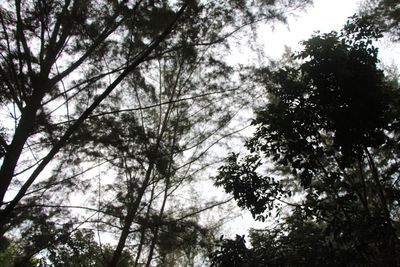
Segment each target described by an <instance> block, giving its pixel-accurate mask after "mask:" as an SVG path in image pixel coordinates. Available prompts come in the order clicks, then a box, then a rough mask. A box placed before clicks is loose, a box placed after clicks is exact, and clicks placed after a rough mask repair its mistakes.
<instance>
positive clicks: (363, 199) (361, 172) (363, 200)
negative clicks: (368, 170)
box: [358, 156, 370, 214]
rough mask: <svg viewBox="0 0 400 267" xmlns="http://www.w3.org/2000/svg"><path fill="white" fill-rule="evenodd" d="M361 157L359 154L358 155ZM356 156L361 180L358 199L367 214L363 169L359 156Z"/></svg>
mask: <svg viewBox="0 0 400 267" xmlns="http://www.w3.org/2000/svg"><path fill="white" fill-rule="evenodd" d="M360 157H361V156H360ZM360 157H359V158H358V169H359V171H360V180H361V186H362V191H363V193H362V195H361V194H360V196H359V197H360V200H361V202H362V204H363V206H364V209H365V211H366V212H367V214H369V213H370V212H369V207H368V197H367V187H366V185H365V177H364V171H363V169H362V164H361V158H360Z"/></svg>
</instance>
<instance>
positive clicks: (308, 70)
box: [216, 21, 399, 266]
mask: <svg viewBox="0 0 400 267" xmlns="http://www.w3.org/2000/svg"><path fill="white" fill-rule="evenodd" d="M352 23H355V24H353V26H352V25H351V24H350V23H349V24H348V25H347V27H346V28H345V29H346V31H344V32H343V33H342V35H338V34H337V33H335V32H331V33H328V34H322V35H316V36H313V37H312V38H311V39H309V40H307V41H305V42H303V45H304V50H303V51H302V52H300V53H298V54H297V55H296V59H298V60H299V61H300V63H301V64H300V65H299V67H292V66H286V67H285V68H282V69H279V70H277V71H270V70H268V69H261V70H259V72H258V73H257V75H258V79H259V81H260V83H261V84H262V85H264V86H265V88H266V91H267V94H268V95H267V97H268V100H267V101H268V102H267V104H266V106H265V108H264V109H262V110H260V111H258V113H257V118H256V119H255V120H254V124H255V125H257V130H256V132H255V134H254V136H253V138H251V139H250V140H249V141H248V143H247V147H248V149H249V152H250V153H251V156H247V157H244V158H243V160H241V161H236V160H234V161H232V160H231V158H229V159H228V164H227V165H225V166H223V167H221V168H220V173H219V175H218V176H217V181H216V184H217V185H220V186H223V187H224V188H225V190H226V191H227V192H233V195H234V197H235V199H237V200H238V204H239V205H240V206H242V207H244V208H249V207H252V206H257V205H259V206H260V207H261V208H260V209H258V213H261V214H262V213H264V212H265V210H269V209H270V207H271V206H272V205H275V204H274V203H276V202H280V203H288V202H290V201H291V200H290V199H285V198H283V197H284V196H285V195H284V194H282V195H277V197H276V198H275V199H274V198H272V199H271V198H270V196H269V195H268V194H254V195H253V194H246V192H247V191H246V190H250V191H252V192H254V189H253V190H251V188H254V186H253V185H254V183H257V184H259V185H261V186H262V187H261V188H257V191H261V192H263V191H266V190H270V188H275V187H277V186H276V185H275V184H274V183H271V181H272V180H271V179H265V180H263V182H262V183H261V182H259V180H260V179H261V178H260V177H262V176H260V175H259V174H258V173H262V172H263V170H260V168H258V169H257V167H259V166H263V164H262V163H261V162H262V161H264V162H265V161H267V160H268V161H269V162H272V163H273V167H272V168H269V169H270V171H275V173H276V175H277V177H276V178H275V179H274V180H273V181H274V182H276V181H277V182H278V183H279V186H280V187H281V188H282V189H283V190H286V191H287V190H292V193H293V194H294V193H297V194H296V198H294V199H298V200H299V201H297V202H295V203H288V204H290V205H289V206H290V207H295V210H294V211H292V212H291V214H290V213H289V215H288V216H286V220H285V224H284V225H283V226H282V227H280V228H278V232H277V233H278V234H274V233H272V234H269V233H267V234H266V235H265V236H257V235H255V236H253V238H254V240H255V242H256V244H258V245H260V246H261V247H257V246H255V247H254V250H261V251H264V252H265V253H267V255H269V254H268V250H271V249H272V251H273V249H274V248H275V249H277V255H279V254H280V253H282V252H280V251H285V255H288V257H287V258H284V257H279V264H277V263H270V262H268V264H271V266H275V265H283V266H292V265H296V266H297V265H301V266H320V264H322V262H325V261H326V262H327V263H329V264H328V265H331V266H341V265H342V264H343V262H342V263H340V262H336V260H337V259H338V258H337V257H332V259H333V261H327V260H326V256H327V255H332V253H333V255H338V257H339V258H341V259H346V264H349V265H350V266H356V265H357V266H360V265H365V264H371V265H375V266H379V265H381V266H383V265H384V266H395V265H396V264H397V263H398V262H399V259H398V257H397V256H396V255H398V246H399V238H398V216H397V215H396V214H397V213H398V212H399V207H398V195H399V187H398V180H397V179H398V175H399V173H398V170H399V168H398V167H399V165H398V158H399V150H398V145H397V144H398V141H399V140H398V137H399V135H398V134H399V133H398V128H397V127H396V126H395V125H398V121H399V113H398V108H397V107H396V105H397V104H398V101H399V92H398V88H396V87H393V85H394V84H395V83H393V82H390V81H388V80H387V78H386V77H385V76H384V73H383V71H382V70H380V69H379V68H378V49H377V48H376V47H375V46H374V45H373V39H374V38H376V37H379V36H380V34H379V32H376V31H374V30H373V27H365V25H364V24H359V23H358V22H357V21H355V22H354V21H353V22H352ZM354 25H356V26H354ZM367 26H370V25H367ZM389 151H390V152H389ZM254 162H257V165H256V166H254V168H248V166H252V165H251V164H254ZM264 164H266V163H264ZM237 170H244V171H241V172H239V173H240V175H237V173H238V171H237ZM264 171H265V170H264ZM232 177H235V178H236V179H237V180H238V181H240V182H241V183H243V184H240V186H232V179H231V178H232ZM243 177H246V178H248V179H244V178H243ZM267 177H269V176H267ZM237 180H236V183H238V181H237ZM299 188H300V189H299ZM243 198H244V200H243ZM292 201H293V200H292ZM248 203H250V204H251V205H249V204H248ZM252 211H253V212H254V209H253V210H252ZM314 238H315V239H314ZM301 239H305V241H301V242H300V240H301ZM286 241H287V242H286ZM263 242H267V243H266V244H264V243H263ZM264 245H265V247H264ZM275 245H277V247H278V248H276V247H275ZM287 251H289V252H287ZM290 253H294V254H293V255H291V254H290ZM259 254H260V253H258V254H257V255H259ZM267 258H268V257H267ZM291 258H292V259H291ZM262 260H264V259H262ZM286 260H287V261H286ZM291 260H292V261H291ZM308 261H309V262H308ZM317 263H319V264H317ZM268 264H266V265H268ZM313 264H316V265H313ZM323 265H325V263H324V264H323ZM221 266H223V265H221ZM258 266H265V265H264V263H259V265H258Z"/></svg>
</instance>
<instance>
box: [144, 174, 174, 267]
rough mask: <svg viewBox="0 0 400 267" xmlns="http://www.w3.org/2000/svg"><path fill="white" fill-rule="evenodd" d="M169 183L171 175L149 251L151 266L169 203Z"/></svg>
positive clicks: (148, 264)
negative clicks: (166, 205) (166, 206)
mask: <svg viewBox="0 0 400 267" xmlns="http://www.w3.org/2000/svg"><path fill="white" fill-rule="evenodd" d="M169 184H170V179H169V176H168V177H167V178H166V182H165V192H164V198H163V203H162V205H161V209H160V213H159V214H158V217H159V221H160V225H157V226H156V229H155V231H154V236H153V240H152V241H151V246H150V252H149V255H148V257H147V263H146V267H149V266H150V263H151V260H152V259H153V254H154V248H155V246H156V242H157V239H158V233H159V230H160V226H161V223H162V216H163V214H164V210H165V204H166V203H167V198H168V189H169Z"/></svg>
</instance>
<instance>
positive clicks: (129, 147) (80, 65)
mask: <svg viewBox="0 0 400 267" xmlns="http://www.w3.org/2000/svg"><path fill="white" fill-rule="evenodd" d="M307 3H308V1H254V2H251V3H250V2H246V1H228V2H226V3H216V2H215V1H202V2H200V1H142V0H138V1H114V0H96V1H89V0H88V1H77V0H76V1H73V0H71V1H69V0H65V1H61V0H60V1H45V0H38V1H15V2H11V1H7V2H5V3H4V4H3V3H2V4H1V12H0V15H1V17H0V22H1V37H2V39H1V41H0V52H1V55H2V57H1V61H0V66H1V69H0V81H1V83H2V87H3V88H5V90H3V91H2V92H1V93H0V94H1V95H0V99H1V101H2V110H3V111H5V112H4V114H10V116H5V118H4V122H5V123H4V125H2V127H1V129H0V136H1V137H2V138H1V140H0V141H1V145H0V155H1V156H2V158H3V161H2V166H1V169H0V177H1V178H0V179H1V182H0V203H1V211H0V212H1V216H0V225H1V233H2V234H4V233H6V232H8V233H9V232H11V231H12V230H15V229H16V231H20V230H21V229H23V230H24V231H25V230H26V233H29V231H31V230H32V229H30V228H29V225H31V223H32V224H39V223H40V225H36V226H37V229H39V230H37V231H36V232H32V231H31V232H30V233H29V236H33V237H34V238H33V239H32V240H35V241H40V242H41V243H40V245H38V246H36V247H35V246H34V245H32V246H31V244H29V248H30V249H29V251H27V253H26V256H25V257H28V258H29V257H30V256H32V255H34V254H35V253H38V252H40V251H42V250H45V249H48V247H49V246H52V245H54V244H55V243H57V242H61V241H62V240H63V239H65V238H68V236H69V235H70V234H71V232H73V231H76V229H78V228H79V226H81V225H82V224H84V223H92V222H93V223H94V224H95V225H96V227H97V226H98V227H97V228H98V229H96V230H101V229H100V228H101V227H105V225H107V224H108V225H109V226H110V228H112V229H113V231H114V233H115V234H116V235H118V238H119V244H118V245H117V247H116V249H115V251H114V252H113V256H112V258H111V259H110V262H109V263H108V264H109V266H115V265H116V264H117V262H118V261H119V260H120V259H121V255H122V254H123V249H124V247H125V246H126V243H127V240H128V241H129V237H132V236H133V233H137V232H139V233H140V234H141V236H146V234H148V233H147V231H148V229H146V228H143V227H142V228H141V226H143V225H146V223H148V219H149V217H148V216H154V215H155V214H156V215H158V218H159V219H160V221H162V218H163V215H164V212H165V210H166V205H167V204H166V203H167V199H168V198H169V197H170V196H171V195H172V193H173V192H174V191H175V190H176V187H177V186H178V185H179V184H180V183H182V182H184V181H189V180H190V178H191V175H189V174H193V173H195V171H193V173H185V172H184V170H185V168H187V169H188V170H189V169H190V168H189V167H190V166H192V165H193V162H194V161H195V160H197V159H199V158H201V157H203V156H204V155H205V154H206V152H207V150H208V148H207V146H208V145H209V144H210V143H208V140H209V139H208V138H209V136H216V135H214V134H210V133H211V132H212V130H215V131H218V130H219V129H220V128H221V127H223V126H226V124H227V123H228V122H229V120H230V118H231V117H229V116H230V115H231V114H230V113H231V112H232V110H228V109H227V111H229V112H223V113H217V112H214V111H215V110H217V111H221V110H222V109H224V108H225V107H226V106H227V105H228V104H230V103H227V102H223V103H219V105H215V106H213V109H215V110H214V111H213V110H212V109H210V108H209V107H210V106H211V104H213V103H212V101H213V100H212V99H211V96H212V95H217V94H218V95H222V96H224V95H229V92H233V91H234V88H228V89H227V88H222V86H223V85H224V84H223V82H224V81H227V80H229V79H230V80H235V79H234V78H232V77H234V74H236V72H234V73H232V75H231V76H230V75H227V74H230V73H229V72H230V71H232V72H233V71H234V69H232V68H228V67H227V66H226V64H225V62H222V61H221V60H219V59H218V56H217V55H218V53H219V52H221V51H220V50H218V49H216V48H215V46H214V45H217V44H221V45H228V44H227V42H226V40H227V38H228V37H229V36H231V35H232V34H234V33H235V32H237V31H239V30H240V29H242V28H243V27H245V26H246V25H251V24H252V23H255V22H257V21H260V20H268V21H269V20H273V19H284V17H285V16H284V15H285V13H284V12H285V10H287V8H289V7H295V8H297V7H301V6H303V5H305V4H307ZM166 22H167V23H166ZM36 25H39V27H35V26H36ZM200 67H203V68H209V69H208V70H209V71H207V70H205V71H204V70H203V72H201V71H200V69H199V68H200ZM158 73H161V74H160V75H158ZM193 73H195V74H196V76H193V75H192V74H193ZM200 74H202V75H203V76H201V75H200ZM154 77H157V78H159V79H160V80H159V82H158V81H154V80H152V78H154ZM231 78H232V79H231ZM209 81H212V82H209ZM208 82H209V83H208ZM227 84H228V83H226V84H225V85H227ZM229 84H231V85H232V84H233V83H229ZM183 85H185V86H186V87H185V86H183ZM221 89H224V90H221ZM231 89H232V90H231ZM194 92H196V93H197V94H194ZM206 96H210V97H206ZM199 98H201V99H202V101H197V104H193V103H192V104H191V105H192V107H195V108H197V109H198V110H197V111H196V110H195V109H193V111H194V113H193V114H189V113H187V112H188V110H189V111H190V109H188V106H189V104H188V103H185V101H191V100H192V99H199ZM227 99H228V98H226V100H227ZM221 100H224V98H221ZM132 107H133V108H132ZM231 107H232V106H231ZM95 110H97V113H96V114H93V113H94V111H95ZM207 112H209V114H208V116H209V118H208V121H206V119H205V117H204V116H197V117H196V114H197V113H203V114H206V113H207ZM221 114H224V115H226V116H225V117H223V116H221ZM191 115H194V116H192V117H191ZM218 115H220V116H221V118H218ZM228 115H229V116H228ZM194 118H195V120H194V121H192V122H190V120H193V119H194ZM9 122H10V123H12V124H13V125H14V127H13V126H11V124H10V123H9ZM208 122H212V123H213V125H214V126H218V127H215V128H211V129H204V128H202V127H204V126H205V125H206V124H207V123H208ZM218 123H219V124H218ZM188 129H195V131H194V130H193V131H191V132H190V131H189V130H188ZM203 130H208V132H207V131H203ZM188 132H189V133H188ZM225 133H226V132H225ZM222 137H223V135H222V136H221V135H220V136H219V137H218V138H216V140H213V141H212V142H217V141H218V139H219V138H222ZM212 142H211V143H212ZM201 146H204V147H203V148H202V149H198V148H200V147H201ZM187 151H194V152H193V154H192V155H193V156H192V157H191V158H189V160H187V161H186V162H184V161H183V160H182V159H183V158H184V156H185V155H187ZM185 153H186V154H185ZM68 154H70V155H68ZM66 155H67V156H66ZM111 155H112V157H114V156H115V158H112V157H110V156H111ZM99 161H101V162H100V164H101V163H102V162H103V161H104V162H106V164H104V165H105V166H107V168H108V170H109V172H108V173H107V174H111V175H112V176H113V177H114V178H115V179H114V180H113V183H110V184H107V185H104V184H101V182H100V184H99V185H98V187H97V191H96V192H95V193H97V195H96V198H95V197H93V195H91V194H89V193H87V192H88V190H89V189H91V190H92V189H93V188H96V187H95V186H97V181H98V180H97V179H96V180H95V179H90V178H93V177H94V176H92V175H88V176H83V175H81V174H82V173H85V174H87V173H88V172H89V169H93V167H90V168H87V166H88V164H89V163H90V164H92V163H95V165H96V164H97V165H99ZM50 162H52V163H53V164H50V165H51V166H48V165H49V163H50ZM178 163H179V164H182V165H181V166H178ZM46 166H48V168H49V167H53V171H54V173H53V174H52V175H47V174H46V173H45V175H43V170H44V168H45V167H46ZM82 169H84V170H82ZM85 169H86V170H85ZM198 169H201V167H199V168H198ZM177 170H179V172H180V173H178V171H177ZM71 173H72V175H71ZM46 176H50V177H46ZM88 177H89V178H88ZM104 188H107V189H108V192H112V193H115V194H113V196H115V201H114V202H113V201H112V200H111V199H110V198H109V197H110V195H111V193H110V194H109V195H107V197H104V195H105V194H103V192H104V191H103V189H104ZM78 190H82V191H83V192H85V193H86V194H88V195H90V197H91V198H90V200H91V201H94V203H96V205H95V207H93V206H91V207H87V206H86V207H77V206H74V205H70V203H69V202H68V201H69V199H70V198H73V197H74V196H73V194H74V193H77V192H78ZM71 196H72V197H71ZM97 196H98V197H97ZM103 198H104V199H103ZM107 198H108V199H107ZM113 200H114V199H113ZM49 203H52V204H53V205H49ZM32 208H35V210H37V211H38V212H35V213H30V212H29V211H30V210H31V209H32ZM74 208H79V209H86V210H89V211H90V212H95V213H96V214H97V213H99V212H101V213H102V214H103V215H102V217H101V218H100V219H99V218H98V219H97V221H96V222H94V220H91V218H92V217H93V216H92V215H90V216H88V218H86V219H83V220H82V214H81V217H80V216H78V215H77V216H72V217H74V219H73V220H71V219H70V217H71V216H66V213H67V212H66V211H65V210H66V209H74ZM44 214H47V215H48V216H47V217H46V216H44ZM69 214H71V213H69ZM20 215H24V216H20ZM50 215H51V216H50ZM98 217H100V216H98ZM156 217H157V216H156ZM44 218H45V219H44ZM143 218H145V220H142V221H140V219H143ZM45 222H46V223H45ZM47 223H49V225H51V229H46V227H45V225H46V224H47ZM65 225H69V226H70V227H63V226H65ZM71 225H73V226H71ZM53 226H54V227H53ZM161 227H162V226H161V225H157V226H156V227H155V229H156V230H155V231H153V232H152V237H151V241H150V244H149V247H150V249H149V262H148V264H150V262H151V259H152V254H153V250H154V248H155V246H156V242H157V240H158V235H159V229H158V228H161ZM42 228H43V229H42ZM63 228H65V229H63ZM35 229H36V228H35ZM41 233H44V234H46V236H47V237H50V238H43V239H40V238H38V236H40V234H41ZM139 236H140V235H139ZM134 238H137V236H134V237H133V239H134ZM141 239H142V238H140V240H141ZM140 243H141V241H140ZM36 244H37V243H36Z"/></svg>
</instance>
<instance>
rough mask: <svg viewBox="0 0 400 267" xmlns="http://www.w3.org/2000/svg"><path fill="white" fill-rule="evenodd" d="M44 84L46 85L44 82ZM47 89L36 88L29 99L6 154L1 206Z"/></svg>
mask: <svg viewBox="0 0 400 267" xmlns="http://www.w3.org/2000/svg"><path fill="white" fill-rule="evenodd" d="M42 86H45V84H43V85H42ZM44 92H45V90H43V89H42V90H34V94H33V95H32V97H31V98H30V100H29V101H28V103H29V104H28V105H27V106H26V107H25V109H24V110H23V112H22V114H21V119H20V121H19V123H18V127H17V129H16V131H15V135H14V138H13V140H12V142H11V144H10V145H9V147H8V149H7V153H6V154H5V156H4V159H3V164H2V165H1V169H0V181H1V182H0V206H2V205H3V204H4V197H5V194H6V192H7V189H8V187H9V186H10V183H11V180H12V178H13V176H14V172H15V168H16V166H17V163H18V160H19V158H20V156H21V153H22V150H23V148H24V145H25V143H26V140H27V139H28V138H29V135H30V133H31V132H32V130H33V127H34V125H35V120H36V113H37V111H38V109H39V108H40V105H41V101H42V99H43V96H44Z"/></svg>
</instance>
